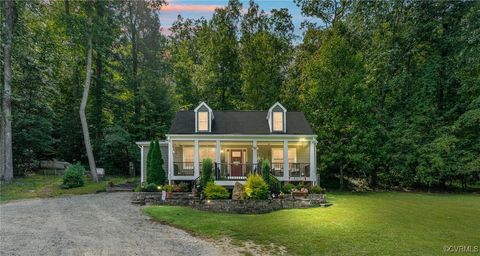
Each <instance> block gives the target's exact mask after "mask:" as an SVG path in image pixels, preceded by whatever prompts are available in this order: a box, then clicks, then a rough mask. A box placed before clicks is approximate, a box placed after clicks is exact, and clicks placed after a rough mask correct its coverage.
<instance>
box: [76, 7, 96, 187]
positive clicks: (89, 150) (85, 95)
mask: <svg viewBox="0 0 480 256" xmlns="http://www.w3.org/2000/svg"><path fill="white" fill-rule="evenodd" d="M87 8H88V12H89V18H88V24H89V25H91V20H90V19H91V18H90V16H91V8H92V6H91V1H89V4H88V7H87ZM87 44H88V53H87V71H86V75H85V86H84V88H83V96H82V102H81V104H80V121H81V123H82V132H83V138H84V141H85V150H86V151H87V157H88V165H89V167H90V174H91V175H92V179H93V181H95V182H98V176H97V168H96V166H95V159H94V157H93V151H92V144H91V143H90V134H89V132H88V124H87V118H86V116H85V107H86V106H87V100H88V92H89V90H90V79H91V76H92V51H93V50H92V34H91V32H90V33H88V39H87Z"/></svg>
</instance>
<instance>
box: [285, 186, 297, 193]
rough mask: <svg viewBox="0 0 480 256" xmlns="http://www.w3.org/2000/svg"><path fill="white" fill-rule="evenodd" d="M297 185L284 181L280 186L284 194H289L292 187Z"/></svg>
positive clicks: (294, 187)
mask: <svg viewBox="0 0 480 256" xmlns="http://www.w3.org/2000/svg"><path fill="white" fill-rule="evenodd" d="M296 188H297V187H296V186H295V185H293V184H292V183H285V184H283V187H282V192H283V193H285V194H290V193H291V192H292V189H296Z"/></svg>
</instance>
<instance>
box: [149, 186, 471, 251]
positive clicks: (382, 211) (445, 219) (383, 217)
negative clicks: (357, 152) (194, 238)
mask: <svg viewBox="0 0 480 256" xmlns="http://www.w3.org/2000/svg"><path fill="white" fill-rule="evenodd" d="M329 198H330V201H331V202H333V203H334V205H333V206H331V207H328V208H312V209H292V210H282V211H277V212H273V213H269V214H263V215H238V214H216V213H209V212H201V211H196V210H192V209H190V208H185V207H171V206H154V207H147V208H145V212H146V213H147V214H148V215H150V216H152V217H153V218H155V219H158V220H160V221H164V222H167V223H170V224H172V225H174V226H178V227H182V228H184V229H186V230H190V231H192V232H193V233H195V234H198V235H201V236H206V237H211V238H219V237H222V236H228V237H231V238H233V239H234V241H239V240H240V241H244V240H252V241H254V242H256V243H257V244H268V243H271V242H273V243H275V244H278V245H284V246H286V247H287V250H288V253H289V254H300V255H312V254H315V255H319V254H322V255H358V254H361V255H438V254H443V253H444V252H443V248H444V246H448V245H452V246H459V245H470V246H479V247H480V196H478V195H460V194H422V193H400V192H386V193H358V194H349V193H346V194H335V195H330V196H329Z"/></svg>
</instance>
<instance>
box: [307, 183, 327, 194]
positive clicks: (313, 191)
mask: <svg viewBox="0 0 480 256" xmlns="http://www.w3.org/2000/svg"><path fill="white" fill-rule="evenodd" d="M325 192H326V191H325V189H324V188H322V187H320V186H318V185H315V186H312V187H311V188H310V194H325Z"/></svg>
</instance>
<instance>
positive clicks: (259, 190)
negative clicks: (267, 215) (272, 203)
mask: <svg viewBox="0 0 480 256" xmlns="http://www.w3.org/2000/svg"><path fill="white" fill-rule="evenodd" d="M244 190H245V192H244V195H245V198H246V199H268V185H267V183H266V182H265V180H263V178H262V176H260V175H258V174H252V175H249V176H248V177H247V181H245V187H244Z"/></svg>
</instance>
